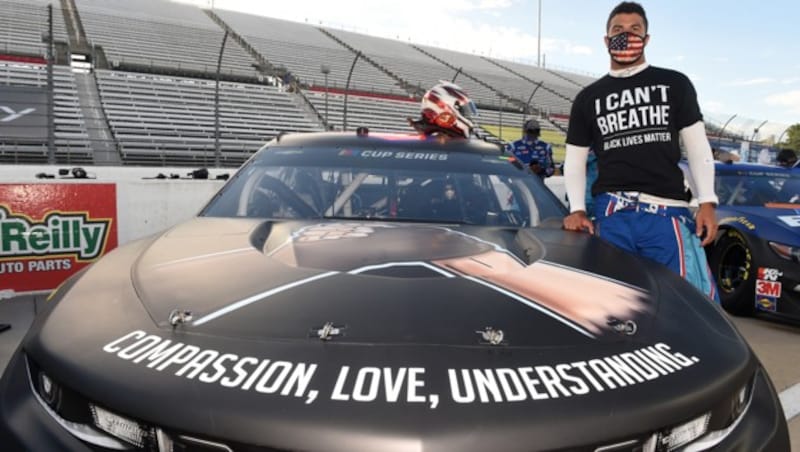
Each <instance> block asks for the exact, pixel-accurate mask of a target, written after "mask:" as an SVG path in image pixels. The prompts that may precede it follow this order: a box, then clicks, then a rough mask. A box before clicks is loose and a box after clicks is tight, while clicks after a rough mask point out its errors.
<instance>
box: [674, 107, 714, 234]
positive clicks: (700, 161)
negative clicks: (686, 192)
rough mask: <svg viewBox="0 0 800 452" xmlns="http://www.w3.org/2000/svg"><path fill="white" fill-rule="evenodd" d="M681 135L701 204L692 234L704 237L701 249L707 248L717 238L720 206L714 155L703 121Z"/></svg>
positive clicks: (685, 129)
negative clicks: (715, 178) (718, 208)
mask: <svg viewBox="0 0 800 452" xmlns="http://www.w3.org/2000/svg"><path fill="white" fill-rule="evenodd" d="M680 135H681V139H682V140H683V144H684V146H685V147H686V155H687V158H688V160H689V173H690V175H691V178H692V182H693V184H692V186H693V188H694V189H695V196H696V197H697V201H698V202H699V203H700V208H699V209H698V211H697V216H696V218H695V221H696V223H697V230H696V231H695V232H696V234H697V236H698V237H703V234H704V233H705V237H703V242H702V245H703V246H706V245H708V244H709V243H711V242H713V241H714V239H715V238H716V235H717V227H718V225H717V218H716V214H715V212H714V210H715V207H716V205H717V204H718V203H719V199H718V198H717V195H716V193H714V155H713V153H712V152H711V145H709V143H708V138H707V137H706V128H705V124H703V122H702V121H697V122H695V123H694V124H692V125H690V126H688V127H684V128H683V129H681V130H680Z"/></svg>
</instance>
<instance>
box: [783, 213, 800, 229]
mask: <svg viewBox="0 0 800 452" xmlns="http://www.w3.org/2000/svg"><path fill="white" fill-rule="evenodd" d="M778 219H779V220H781V221H783V222H784V223H786V224H787V225H789V226H791V227H793V228H800V215H778Z"/></svg>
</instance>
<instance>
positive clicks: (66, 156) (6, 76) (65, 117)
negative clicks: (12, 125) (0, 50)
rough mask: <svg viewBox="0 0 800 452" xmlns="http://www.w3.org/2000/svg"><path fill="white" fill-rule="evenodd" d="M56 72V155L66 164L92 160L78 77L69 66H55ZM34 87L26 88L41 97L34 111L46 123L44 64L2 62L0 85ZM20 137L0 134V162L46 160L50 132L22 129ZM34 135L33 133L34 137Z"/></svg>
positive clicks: (28, 92)
mask: <svg viewBox="0 0 800 452" xmlns="http://www.w3.org/2000/svg"><path fill="white" fill-rule="evenodd" d="M53 72H54V74H53V85H54V95H53V110H54V120H53V122H54V126H55V130H54V137H55V156H56V159H57V161H59V162H64V163H93V161H94V158H93V152H92V147H91V145H90V142H89V135H88V133H87V131H86V125H85V123H84V120H83V114H82V113H81V109H80V104H79V102H78V96H77V90H76V87H75V78H74V76H73V74H72V72H71V71H70V70H69V68H68V67H65V66H56V67H55V68H54V71H53ZM10 86H13V87H20V88H34V89H35V90H34V91H27V90H26V91H24V92H25V93H26V94H27V95H35V94H37V91H38V93H39V94H41V95H40V96H37V97H35V98H34V99H40V100H36V101H34V102H33V103H32V104H31V105H32V107H31V108H35V111H33V112H32V113H31V115H33V116H34V117H37V116H38V118H37V119H40V121H39V123H46V117H45V115H46V111H47V100H46V95H45V87H46V86H47V68H46V67H45V66H44V65H41V64H30V63H21V62H3V61H0V88H2V87H10ZM22 132H23V133H21V134H20V135H19V136H17V137H13V136H8V135H6V136H2V137H0V162H2V163H46V162H47V159H48V149H47V131H46V129H45V130H40V131H38V133H29V132H33V131H30V130H22ZM32 135H33V136H32Z"/></svg>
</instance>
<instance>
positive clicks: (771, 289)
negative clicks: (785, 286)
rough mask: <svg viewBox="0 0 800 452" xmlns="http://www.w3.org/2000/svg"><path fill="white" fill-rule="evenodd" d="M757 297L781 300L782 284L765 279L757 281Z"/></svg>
mask: <svg viewBox="0 0 800 452" xmlns="http://www.w3.org/2000/svg"><path fill="white" fill-rule="evenodd" d="M756 296H764V297H775V298H780V296H781V283H779V282H775V281H765V280H763V279H759V280H756Z"/></svg>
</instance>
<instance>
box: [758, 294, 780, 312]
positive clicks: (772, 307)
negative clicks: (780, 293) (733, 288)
mask: <svg viewBox="0 0 800 452" xmlns="http://www.w3.org/2000/svg"><path fill="white" fill-rule="evenodd" d="M756 309H757V310H759V311H767V312H776V311H777V310H778V299H777V298H773V297H759V296H756Z"/></svg>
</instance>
